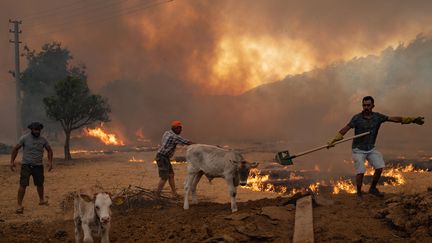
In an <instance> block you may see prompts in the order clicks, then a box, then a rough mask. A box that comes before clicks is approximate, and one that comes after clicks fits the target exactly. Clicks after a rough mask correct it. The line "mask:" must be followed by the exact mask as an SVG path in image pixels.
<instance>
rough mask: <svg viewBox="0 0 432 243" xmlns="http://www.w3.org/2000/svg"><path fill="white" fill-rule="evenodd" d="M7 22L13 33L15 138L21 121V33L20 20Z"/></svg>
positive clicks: (18, 132)
mask: <svg viewBox="0 0 432 243" xmlns="http://www.w3.org/2000/svg"><path fill="white" fill-rule="evenodd" d="M9 23H11V24H13V30H9V32H10V33H14V40H9V42H10V43H14V44H15V73H14V76H15V88H16V133H17V134H16V135H17V140H18V139H19V138H20V137H21V129H22V122H21V104H22V97H21V80H20V77H21V73H20V55H19V44H20V43H21V42H20V41H19V34H21V30H19V25H20V24H21V21H17V20H10V19H9Z"/></svg>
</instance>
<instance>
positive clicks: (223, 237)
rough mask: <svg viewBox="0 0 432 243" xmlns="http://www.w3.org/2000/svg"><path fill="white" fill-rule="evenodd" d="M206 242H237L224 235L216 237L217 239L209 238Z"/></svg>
mask: <svg viewBox="0 0 432 243" xmlns="http://www.w3.org/2000/svg"><path fill="white" fill-rule="evenodd" d="M205 242H206V243H217V242H227V243H233V242H235V239H234V238H232V237H231V236H229V235H222V236H215V237H212V238H209V239H207V240H206V241H205Z"/></svg>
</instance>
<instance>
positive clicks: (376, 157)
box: [352, 148, 385, 174]
mask: <svg viewBox="0 0 432 243" xmlns="http://www.w3.org/2000/svg"><path fill="white" fill-rule="evenodd" d="M352 159H353V160H354V167H355V172H356V174H363V173H365V171H366V167H365V160H367V161H368V162H369V165H371V166H373V167H374V168H375V169H381V168H384V167H385V163H384V159H383V156H382V154H381V153H380V152H378V151H377V150H375V149H372V150H369V151H364V150H360V149H358V148H355V149H353V150H352Z"/></svg>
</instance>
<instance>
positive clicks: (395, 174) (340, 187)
mask: <svg viewBox="0 0 432 243" xmlns="http://www.w3.org/2000/svg"><path fill="white" fill-rule="evenodd" d="M374 171H375V170H374V169H373V168H372V167H367V168H366V172H365V175H373V174H374ZM408 172H415V173H424V172H426V170H422V169H415V168H414V166H413V165H412V164H410V165H407V166H397V167H392V168H385V169H384V170H383V172H382V174H381V175H382V176H385V177H391V178H393V179H394V181H391V182H385V183H384V186H400V185H404V184H405V183H406V179H405V177H404V176H403V173H408ZM332 184H333V194H339V193H340V192H342V191H344V192H347V193H356V188H355V186H354V184H353V183H352V182H351V180H344V179H340V180H338V181H336V182H332Z"/></svg>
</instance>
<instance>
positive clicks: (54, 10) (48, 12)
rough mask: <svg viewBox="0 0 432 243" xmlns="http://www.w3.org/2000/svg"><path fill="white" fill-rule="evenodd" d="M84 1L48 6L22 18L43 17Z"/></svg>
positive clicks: (25, 19) (26, 19)
mask: <svg viewBox="0 0 432 243" xmlns="http://www.w3.org/2000/svg"><path fill="white" fill-rule="evenodd" d="M101 1H108V0H101ZM84 2H85V1H83V0H81V1H76V2H71V3H69V4H65V5H62V6H57V7H54V8H50V9H45V10H42V11H40V12H37V13H33V14H30V15H27V16H23V17H22V20H24V21H28V20H31V19H37V18H40V17H44V16H47V15H52V14H56V13H58V11H59V10H63V9H66V8H69V7H72V6H74V5H76V4H82V3H84ZM95 2H97V1H90V3H95Z"/></svg>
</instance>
